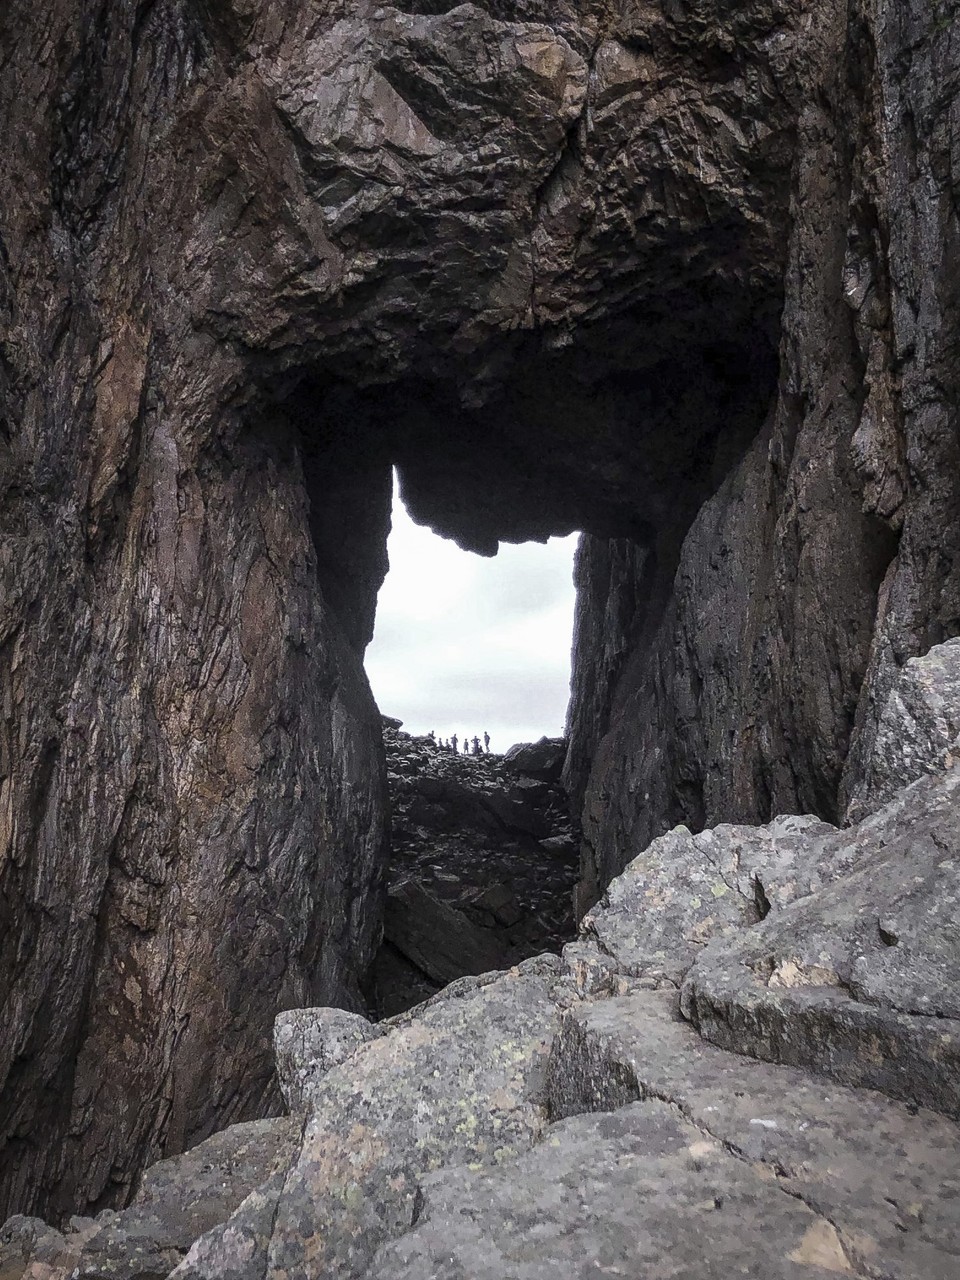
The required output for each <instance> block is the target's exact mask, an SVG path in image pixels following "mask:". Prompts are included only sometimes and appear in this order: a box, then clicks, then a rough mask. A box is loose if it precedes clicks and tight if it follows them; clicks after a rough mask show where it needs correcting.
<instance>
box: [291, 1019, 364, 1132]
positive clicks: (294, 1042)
mask: <svg viewBox="0 0 960 1280" xmlns="http://www.w3.org/2000/svg"><path fill="white" fill-rule="evenodd" d="M379 1034H380V1032H379V1030H378V1029H377V1028H376V1027H375V1026H374V1025H373V1023H372V1022H369V1021H368V1020H367V1019H366V1018H364V1017H362V1016H361V1015H360V1014H359V1013H350V1012H348V1011H347V1010H346V1009H289V1010H287V1011H286V1012H285V1013H279V1014H277V1019H276V1021H275V1022H274V1024H273V1048H274V1053H275V1054H276V1059H277V1077H278V1079H279V1081H280V1090H281V1092H282V1093H283V1100H284V1102H285V1103H286V1104H287V1109H288V1110H289V1111H290V1112H291V1113H292V1114H293V1115H302V1114H303V1113H304V1112H305V1111H308V1110H309V1109H310V1106H311V1105H312V1098H313V1094H314V1091H315V1088H316V1084H317V1082H318V1081H319V1080H320V1079H321V1078H322V1077H323V1076H324V1075H326V1073H327V1072H328V1071H329V1070H330V1069H331V1068H332V1067H336V1066H338V1065H339V1064H340V1063H341V1062H345V1061H346V1060H347V1058H349V1057H350V1056H351V1055H352V1054H354V1053H356V1051H357V1050H358V1049H359V1048H360V1046H361V1045H363V1044H366V1042H367V1041H368V1040H372V1039H373V1038H374V1036H377V1035H379Z"/></svg>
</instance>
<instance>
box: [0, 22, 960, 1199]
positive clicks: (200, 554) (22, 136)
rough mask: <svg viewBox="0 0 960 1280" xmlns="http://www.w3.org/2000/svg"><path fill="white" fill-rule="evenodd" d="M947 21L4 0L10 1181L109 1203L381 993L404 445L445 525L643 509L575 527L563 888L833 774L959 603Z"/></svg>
mask: <svg viewBox="0 0 960 1280" xmlns="http://www.w3.org/2000/svg"><path fill="white" fill-rule="evenodd" d="M956 14H957V7H956V3H955V0H937V3H936V4H931V3H930V2H929V0H876V2H875V0H869V3H868V0H852V2H850V3H848V0H817V2H816V3H814V4H811V5H809V6H806V5H804V6H798V5H793V4H787V3H784V2H783V0H744V2H743V3H738V4H736V5H722V4H718V3H716V0H690V3H684V4H682V5H680V4H675V3H672V2H671V3H666V0H664V2H663V3H660V0H612V2H610V0H578V2H577V3H573V0H559V2H558V3H557V4H553V5H550V6H547V5H545V4H542V3H541V2H540V0H496V3H494V2H493V0H489V3H484V4H483V5H481V4H462V5H460V4H456V5H452V7H449V8H448V7H447V6H446V4H442V3H433V2H432V0H430V2H427V0H422V2H421V0H409V3H407V4H406V5H405V6H404V7H402V8H401V7H395V6H392V5H383V6H375V5H366V4H361V3H359V2H353V0H336V2H335V3H333V4H330V5H322V4H303V3H299V0H296V2H295V0H279V2H277V3H275V2H274V0H269V2H267V0H204V2H203V3H201V4H194V3H188V0H155V3H152V4H148V5H144V4H142V3H140V2H139V0H92V3H91V0H43V2H42V3H40V4H37V3H36V2H35V0H10V2H9V3H6V4H5V5H4V6H3V11H2V14H0V48H2V49H3V50H4V51H5V53H4V61H3V75H2V77H0V133H2V136H3V138H4V147H3V151H2V155H0V166H2V168H0V181H2V184H3V190H4V192H12V193H14V196H15V198H12V199H4V200H3V201H2V202H0V316H2V326H0V328H2V333H0V422H2V427H0V534H2V543H0V585H2V592H3V608H2V610H0V617H2V621H0V703H2V706H3V708H4V715H3V717H2V720H0V991H2V992H3V996H4V1001H5V1004H4V1009H5V1018H6V1023H5V1029H4V1038H3V1042H2V1044H0V1214H2V1213H3V1212H5V1211H7V1210H13V1209H21V1210H34V1209H44V1210H45V1211H49V1212H50V1213H52V1214H58V1213H60V1212H62V1211H68V1210H69V1209H71V1208H74V1207H92V1208H99V1207H102V1206H103V1205H106V1204H108V1203H117V1202H122V1201H125V1200H126V1199H127V1198H128V1197H129V1195H130V1194H131V1192H132V1189H133V1187H134V1185H135V1182H136V1178H137V1176H138V1174H139V1172H140V1171H141V1170H142V1169H143V1168H144V1167H145V1165H146V1164H147V1163H149V1162H150V1161H151V1160H152V1159H154V1158H156V1156H157V1155H159V1154H163V1153H174V1152H176V1151H178V1150H181V1149H182V1148H183V1147H184V1146H185V1145H188V1144H189V1143H191V1142H193V1141H195V1140H197V1139H198V1138H202V1137H203V1136H205V1135H207V1134H209V1133H210V1132H211V1131H212V1130H213V1129H214V1128H216V1127H219V1126H223V1125H225V1124H227V1123H229V1122H230V1121H232V1120H235V1119H238V1118H242V1117H248V1116H251V1115H254V1114H263V1113H264V1112H265V1111H267V1110H269V1109H270V1107H271V1106H272V1105H274V1103H275V1100H276V1085H275V1081H274V1079H273V1075H272V1062H271V1058H270V1052H269V1030H270V1026H271V1024H272V1020H273V1016H274V1014H275V1013H276V1011H277V1010H278V1009H279V1008H283V1007H291V1006H293V1005H302V1006H310V1005H316V1004H345V1005H350V1006H352V1007H357V1008H359V1007H360V1005H361V987H362V983H363V979H364V975H365V973H366V970H367V968H368V965H369V962H370V959H371V957H372V954H373V951H374V949H375V945H376V942H377V940H378V929H379V923H380V919H379V917H380V904H381V900H382V895H381V883H380V881H381V875H382V863H383V834H384V826H385V821H386V819H385V787H384V777H383V761H382V754H381V745H380V729H379V724H378V722H377V718H376V714H375V709H374V708H373V706H372V702H371V699H370V694H369V690H368V688H367V685H366V682H365V680H364V677H363V674H362V670H361V666H360V663H361V656H362V650H363V647H364V644H365V642H366V639H367V638H368V637H369V634H370V628H371V622H372V616H373V609H374V600H375V595H376V591H377V588H378V586H379V583H380V581H381V579H382V575H383V573H384V570H385V560H384V540H385V535H386V529H387V523H388V518H389V517H388V503H389V467H390V464H391V463H396V464H398V465H399V467H400V470H401V475H402V484H403V490H404V493H405V495H406V497H407V499H408V500H409V502H410V504H411V505H412V508H413V510H414V512H415V513H416V514H417V516H418V517H419V518H421V519H423V520H425V521H427V522H428V523H430V524H432V525H433V527H434V528H436V529H438V530H440V531H442V532H444V533H446V534H449V535H451V536H454V537H456V538H457V539H458V540H459V541H460V542H461V543H462V544H463V545H465V546H472V547H474V548H476V549H478V550H481V551H484V552H492V551H493V550H494V549H495V548H496V545H497V542H498V539H500V538H504V537H509V538H525V537H544V536H547V535H549V534H552V533H558V532H563V531H567V530H570V529H572V528H582V529H584V530H586V531H587V533H588V535H590V536H591V537H593V538H596V539H600V540H606V539H616V540H618V542H620V543H622V542H624V541H629V542H630V543H632V544H637V545H639V546H641V547H642V548H643V550H644V555H643V556H642V557H641V556H640V555H639V554H638V555H636V556H633V557H632V556H630V555H629V554H625V553H623V551H622V548H621V551H619V552H618V553H617V555H618V556H619V559H617V563H616V565H614V566H613V567H611V566H609V565H605V563H604V555H603V554H597V555H594V554H592V553H591V554H589V555H588V556H587V558H586V560H585V564H586V565H587V568H586V569H585V571H584V573H585V576H584V579H582V580H583V581H584V582H589V594H590V595H591V597H592V598H595V599H596V601H597V604H596V607H597V609H598V610H599V615H600V617H601V618H602V619H603V620H604V621H603V622H601V623H598V624H597V625H596V627H592V626H591V625H590V624H588V623H586V624H584V625H583V626H582V627H581V632H580V634H581V635H582V636H584V637H586V636H589V635H595V634H596V633H597V632H603V630H604V627H605V625H606V620H607V619H608V618H609V619H611V620H615V621H614V630H615V632H616V634H615V635H613V636H611V638H610V640H609V643H607V642H604V643H603V644H601V645H600V647H599V650H594V649H593V648H592V645H593V643H594V642H593V641H587V640H586V639H585V640H584V641H583V645H586V646H588V647H589V648H590V651H589V652H588V651H587V650H586V649H585V648H584V647H583V645H582V646H581V648H580V658H579V660H578V675H577V677H576V680H575V687H576V689H577V690H579V692H578V695H577V706H578V708H579V710H578V712H577V715H576V717H575V719H574V720H573V721H572V724H574V725H575V726H576V734H577V736H578V738H579V744H578V743H577V742H574V743H573V744H572V746H571V753H570V759H571V764H570V769H571V771H572V772H571V777H576V778H578V779H579V778H583V776H584V774H585V772H586V769H587V760H588V757H589V758H592V760H593V764H592V768H591V772H590V779H589V781H586V782H584V783H582V784H581V782H579V781H577V783H576V788H575V789H576V790H577V791H578V792H579V788H580V786H581V785H583V787H584V792H585V832H586V842H585V849H584V865H583V890H582V893H581V902H582V903H583V904H584V905H586V904H587V903H589V902H590V901H592V900H594V899H595V898H596V896H597V895H598V894H599V892H600V891H601V890H602V889H603V887H605V885H606V884H607V883H608V882H609V881H610V879H611V878H612V877H613V875H614V874H616V872H617V871H619V870H620V869H621V868H622V867H623V866H624V865H626V863H627V862H628V861H629V860H630V859H631V858H632V857H633V856H635V855H636V854H637V853H638V852H639V851H640V850H641V849H642V848H644V847H645V846H646V844H647V843H648V842H649V839H650V838H651V837H652V836H654V835H659V834H662V832H663V831H664V830H666V829H668V828H670V827H671V826H673V825H675V824H676V823H677V822H679V821H684V822H686V823H687V825H689V826H691V827H697V826H701V825H704V824H707V823H714V822H716V821H718V820H721V819H727V820H733V821H741V822H742V821H750V820H766V819H768V818H769V817H770V816H771V815H772V814H773V813H776V812H789V811H808V812H813V813H816V814H819V815H820V816H821V817H824V818H828V819H831V818H835V817H836V816H838V815H839V813H840V812H841V811H842V808H843V802H842V799H841V793H843V794H847V793H849V794H851V795H852V794H853V793H854V791H855V790H856V786H857V785H858V779H859V777H860V775H861V773H862V767H863V760H864V759H866V758H867V757H868V756H869V753H870V750H871V744H872V742H873V740H874V737H875V732H876V726H877V723H878V718H879V716H880V715H881V714H882V709H883V707H884V705H885V703H886V698H887V695H888V693H889V689H890V687H891V683H892V681H893V679H894V678H895V675H896V673H897V671H899V668H900V666H902V663H903V661H904V660H905V659H906V658H908V657H910V656H915V655H916V654H918V653H921V652H925V651H926V650H927V649H928V648H929V647H930V645H931V644H932V643H936V642H938V641H940V640H943V639H945V638H947V637H949V636H951V635H955V634H956V633H957V631H958V630H960V605H958V595H960V592H958V568H957V560H958V556H957V548H958V539H960V520H958V519H957V511H958V501H957V488H958V485H960V465H958V461H960V460H958V433H957V430H956V405H957V403H958V399H960V396H958V387H957V377H958V374H957V371H958V369H960V360H958V358H957V355H958V348H957V309H958V297H957V289H958V286H957V281H958V280H960V263H958V253H960V235H958V220H957V208H958V199H957V177H956V175H957V173H958V172H960V164H958V162H957V154H956V148H957V142H956V139H957V126H956V120H957V76H958V63H960V57H958V53H957V44H956V38H955V32H956ZM7 51H9V52H7ZM778 359H779V367H778ZM594 569H595V570H596V573H597V574H598V575H599V578H598V579H597V580H596V581H595V582H594V581H593V579H592V574H593V572H594ZM604 583H606V584H607V586H604ZM594 587H595V588H596V590H595V591H594V590H593V588H594ZM609 592H612V593H613V595H614V597H615V598H610V597H609V595H607V598H604V597H605V593H609ZM638 601H639V602H640V603H639V604H638ZM730 619H735V620H736V625H735V626H734V627H731V626H730ZM621 636H622V641H621V640H620V637H621ZM584 743H585V744H587V745H586V746H583V745H580V744H584ZM594 743H597V744H598V746H597V749H596V751H594V749H593V745H592V744H594Z"/></svg>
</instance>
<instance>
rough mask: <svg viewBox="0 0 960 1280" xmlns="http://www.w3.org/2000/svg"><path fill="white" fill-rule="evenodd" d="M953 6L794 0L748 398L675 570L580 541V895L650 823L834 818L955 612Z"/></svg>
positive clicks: (958, 472) (958, 573)
mask: <svg viewBox="0 0 960 1280" xmlns="http://www.w3.org/2000/svg"><path fill="white" fill-rule="evenodd" d="M957 18H958V15H957V9H956V6H949V5H945V6H941V7H940V8H939V9H937V10H936V12H934V11H933V10H931V9H930V8H929V6H924V5H919V4H918V5H911V4H907V5H899V4H889V5H883V4H881V5H878V6H854V7H853V8H852V9H851V11H850V13H849V15H848V14H847V13H846V12H845V10H843V9H841V8H839V7H838V8H837V9H836V10H835V11H833V13H832V14H831V10H830V7H829V6H826V5H822V6H818V9H817V21H818V24H819V25H820V30H819V36H818V43H817V46H816V47H818V48H819V51H820V58H821V60H820V62H819V71H818V74H817V77H816V80H815V83H814V84H812V85H811V92H810V97H809V101H808V103H807V104H806V106H805V107H804V110H803V111H802V112H801V115H800V119H799V130H798V138H799V144H798V151H797V155H796V167H795V170H794V177H793V190H792V197H791V224H792V231H791V235H790V246H789V254H788V261H787V267H786V274H785V281H786V299H785V305H784V312H783V318H782V330H781V346H780V354H781V371H780V387H779V392H778V395H777V397H776V401H775V404H774V407H773V409H772V411H771V415H770V419H769V421H768V423H767V425H766V427H765V429H764V430H763V432H762V433H761V434H760V435H759V436H758V438H757V440H756V442H755V444H754V445H753V447H752V449H751V450H750V452H749V453H748V454H747V455H746V457H745V458H744V459H743V461H742V462H741V463H740V464H739V465H738V466H737V467H735V468H734V469H733V471H732V472H731V474H730V475H729V477H728V478H727V479H726V480H725V481H724V482H723V484H722V485H721V486H720V488H719V490H718V492H717V493H716V494H715V496H714V497H712V498H711V499H710V500H709V501H708V502H707V503H706V504H705V505H704V507H703V509H702V510H701V512H700V514H699V515H698V517H697V519H696V521H695V522H694V525H693V528H692V529H691V531H690V533H689V535H688V536H687V538H686V541H685V542H684V545H683V549H682V553H681V556H680V563H679V568H678V569H677V571H676V572H675V573H674V571H673V565H672V563H671V562H670V561H669V559H666V560H665V561H663V562H662V567H661V569H660V573H659V580H656V581H654V582H651V581H650V567H649V565H648V564H647V563H646V562H641V563H640V564H639V565H638V566H636V568H634V569H633V571H632V572H630V571H627V572H624V571H623V570H622V569H621V570H620V572H618V573H616V574H612V573H611V570H610V562H611V561H612V562H614V563H616V562H617V558H618V556H622V553H621V552H620V551H619V544H611V545H610V548H609V549H605V548H604V547H603V546H596V545H588V546H587V547H586V548H585V549H584V550H582V551H581V559H580V566H581V568H580V574H581V578H582V580H583V585H582V587H581V603H580V609H581V615H582V612H583V611H584V610H585V609H586V610H587V613H586V616H581V617H580V618H579V620H578V627H579V634H580V635H581V636H586V637H587V638H588V643H587V645H586V646H583V647H578V650H577V653H576V659H575V675H574V698H573V702H572V705H571V721H570V726H571V732H572V733H573V735H574V738H575V739H580V740H581V741H586V742H590V741H591V739H592V738H593V737H598V736H599V735H600V734H601V733H602V732H603V729H604V724H605V721H607V720H609V722H610V729H609V732H607V734H606V736H605V737H604V738H603V741H602V743H601V745H600V748H599V750H598V752H597V754H596V756H595V759H594V765H593V771H592V774H591V775H590V780H589V783H588V785H587V786H586V788H585V790H586V800H585V809H584V834H585V845H584V857H583V878H582V885H581V900H582V905H587V904H589V902H590V901H592V900H593V899H595V897H596V894H597V892H598V890H599V889H601V888H602V887H603V886H604V885H605V884H606V883H607V882H608V881H609V879H610V878H611V876H612V875H614V874H616V873H617V872H618V871H619V870H620V869H621V868H622V867H623V866H624V865H625V864H626V862H627V861H629V859H630V858H631V857H633V856H634V855H635V854H636V853H637V852H639V851H640V850H641V849H642V848H643V847H644V846H645V845H646V844H647V842H648V841H649V840H650V839H651V838H652V837H653V836H655V835H658V834H660V833H661V832H663V831H665V830H666V829H667V828H668V827H669V826H671V825H673V824H674V823H676V822H681V821H682V822H686V823H689V824H691V825H693V826H694V827H699V826H702V825H704V824H714V823H717V822H721V821H741V822H762V821H765V820H767V819H768V818H769V817H771V816H772V815H774V814H777V813H783V812H801V813H803V812H813V813H816V814H819V815H820V816H822V817H824V818H827V819H831V820H836V819H837V818H839V817H842V816H843V814H844V811H845V808H846V806H847V802H848V799H849V797H851V796H854V797H855V795H856V791H857V787H858V784H859V779H860V775H861V772H862V761H863V759H864V758H865V756H866V755H867V754H868V753H869V751H870V747H871V744H872V740H873V735H874V732H875V724H876V718H877V715H878V713H879V710H878V709H879V708H880V707H882V705H883V701H884V698H885V696H886V693H887V691H888V689H889V687H890V682H891V680H892V679H893V677H894V675H895V673H896V672H897V671H898V670H899V668H900V666H901V665H902V663H903V662H904V661H905V660H906V659H907V658H908V657H910V656H912V655H915V654H918V653H923V652H925V651H926V649H927V648H929V646H930V645H931V644H932V643H936V642H938V641H939V640H941V639H943V638H945V637H947V636H951V635H954V634H956V633H957V632H958V630H960V559H958V546H957V536H958V533H957V531H958V528H960V523H958V517H960V489H958V486H960V468H958V462H960V457H958V416H957V405H958V394H957V393H958V386H957V380H958V369H960V365H958V362H957V358H956V356H957V346H958V332H960V314H958V310H957V302H958V290H960V262H958V257H957V252H958V234H960V222H958V198H957V197H958V190H960V188H958V178H957V174H958V167H957V156H958V151H957V146H958V136H960V135H958V125H957V122H958V119H960V105H958V90H960V48H958V44H957V31H958V26H957ZM664 597H666V599H665V600H664ZM638 601H639V610H640V620H639V622H638V621H633V622H632V623H631V625H632V626H634V627H635V628H636V629H638V631H639V632H640V633H641V634H640V639H639V641H638V643H637V644H636V645H635V647H634V648H633V649H632V651H631V653H630V655H629V658H622V657H621V658H619V660H618V662H617V663H616V665H619V666H620V668H621V673H620V675H619V679H618V680H617V681H616V682H615V687H614V688H612V689H611V680H610V672H611V657H610V655H608V654H607V655H604V658H603V659H602V660H601V661H599V664H598V652H600V653H603V646H602V645H601V646H600V648H599V649H598V647H597V644H596V641H595V636H596V634H597V633H598V632H601V631H604V630H605V628H606V625H607V624H606V621H605V620H606V619H607V618H611V617H613V618H622V617H626V618H628V619H636V615H637V611H638ZM613 634H614V635H616V634H617V633H616V631H614V632H613ZM608 643H609V642H608ZM613 649H614V652H616V642H614V644H613ZM574 750H576V743H575V747H574ZM589 754H590V753H589V752H583V751H582V749H581V756H580V759H582V758H583V756H584V755H586V756H589ZM571 765H572V767H571V766H568V767H570V769H571V772H572V773H573V774H574V779H575V774H576V771H577V770H579V769H582V766H581V765H580V764H579V762H578V761H577V760H576V759H573V758H572V761H571ZM851 813H852V815H853V816H856V811H855V809H854V810H851Z"/></svg>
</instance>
